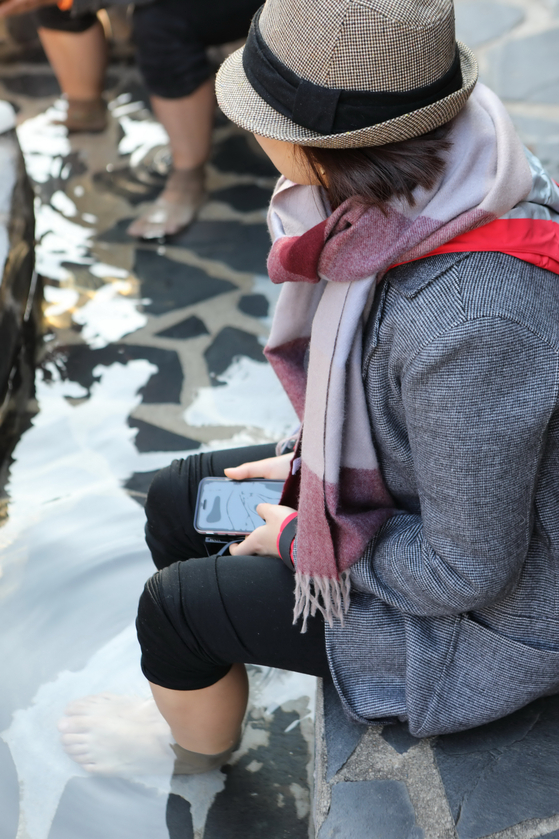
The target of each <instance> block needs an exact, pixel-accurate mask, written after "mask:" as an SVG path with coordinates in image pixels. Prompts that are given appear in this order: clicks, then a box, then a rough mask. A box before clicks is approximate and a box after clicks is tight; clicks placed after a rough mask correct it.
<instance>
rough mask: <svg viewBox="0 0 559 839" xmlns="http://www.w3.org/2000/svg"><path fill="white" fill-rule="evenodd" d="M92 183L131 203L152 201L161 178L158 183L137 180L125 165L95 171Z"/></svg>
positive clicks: (158, 190) (158, 189) (158, 188)
mask: <svg viewBox="0 0 559 839" xmlns="http://www.w3.org/2000/svg"><path fill="white" fill-rule="evenodd" d="M93 183H94V184H95V186H96V187H97V188H98V189H101V190H102V191H104V192H111V193H113V195H119V196H120V197H121V198H126V200H127V201H128V202H129V203H130V204H133V205H135V204H141V203H142V202H143V201H154V200H155V199H156V198H157V196H158V195H159V193H160V192H161V188H162V187H163V180H161V182H160V183H144V182H143V181H140V180H138V178H137V177H136V175H135V174H134V172H133V171H132V169H130V168H128V167H127V166H125V167H123V168H121V169H113V170H112V171H111V172H107V171H106V170H105V171H104V172H96V173H95V174H94V175H93ZM105 241H106V240H105Z"/></svg>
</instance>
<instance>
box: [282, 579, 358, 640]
mask: <svg viewBox="0 0 559 839" xmlns="http://www.w3.org/2000/svg"><path fill="white" fill-rule="evenodd" d="M350 589H351V583H350V578H349V571H343V572H342V573H341V574H340V577H339V579H337V580H335V579H332V577H317V576H313V575H311V574H302V573H296V574H295V608H294V609H293V623H297V621H298V620H299V618H302V620H303V626H302V628H301V632H302V633H304V632H306V631H307V621H308V619H309V617H314V616H315V615H316V613H317V612H320V613H321V615H322V616H323V618H324V620H325V621H327V622H328V624H329V625H330V626H331V627H332V626H333V625H334V619H336V620H338V621H339V622H340V623H341V625H342V626H343V625H344V615H345V614H347V610H348V609H349V600H350Z"/></svg>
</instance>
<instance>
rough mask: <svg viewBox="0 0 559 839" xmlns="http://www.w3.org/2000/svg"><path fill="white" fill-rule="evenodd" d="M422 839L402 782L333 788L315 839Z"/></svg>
mask: <svg viewBox="0 0 559 839" xmlns="http://www.w3.org/2000/svg"><path fill="white" fill-rule="evenodd" d="M342 837H343V839H424V837H425V834H424V832H423V830H422V829H421V828H420V827H418V826H417V825H416V823H415V813H414V810H413V807H412V804H411V801H410V798H409V795H408V790H407V788H406V785H405V784H404V782H403V781H354V782H347V781H345V782H343V783H340V784H334V787H333V788H332V804H331V806H330V812H329V813H328V817H327V818H326V821H325V822H324V823H323V825H322V827H321V828H320V831H319V833H318V839H342Z"/></svg>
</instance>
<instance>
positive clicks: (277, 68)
mask: <svg viewBox="0 0 559 839" xmlns="http://www.w3.org/2000/svg"><path fill="white" fill-rule="evenodd" d="M261 12H262V8H260V9H259V10H258V11H257V12H256V14H255V16H254V18H253V21H252V25H251V27H250V31H249V34H248V38H247V42H246V45H245V48H244V51H243V68H244V71H245V74H246V77H247V79H248V80H249V82H250V84H251V85H252V87H253V88H254V90H255V91H256V92H257V93H258V95H259V96H260V97H261V98H262V99H264V101H265V102H267V103H268V105H270V107H272V108H273V109H274V110H275V111H278V112H279V113H280V114H283V116H285V117H287V118H288V119H290V120H291V121H292V122H294V123H295V124H296V125H300V126H302V127H303V128H308V129H309V131H315V132H316V133H317V134H343V133H345V132H346V131H358V130H359V129H361V128H368V127H369V126H373V125H379V124H380V123H383V122H388V120H391V119H395V118H396V117H400V116H404V114H410V113H412V112H413V111H418V110H419V109H420V108H424V107H426V106H427V105H432V104H433V103H434V102H439V101H440V100H441V99H445V98H446V97H447V96H450V95H451V94H452V93H456V92H457V91H459V90H460V89H461V88H462V69H461V66H460V54H459V52H458V47H457V48H456V54H455V56H454V61H453V62H452V65H451V66H450V69H449V70H447V72H446V73H445V74H444V76H442V77H441V78H440V79H438V80H437V81H436V82H433V83H432V84H430V85H427V86H426V87H418V88H415V90H408V91H405V92H404V93H384V92H383V93H374V92H370V91H362V90H335V89H332V88H329V87H322V86H321V85H317V84H314V83H313V82H309V81H307V80H306V79H302V78H301V77H300V76H298V75H297V74H296V73H294V72H293V70H290V69H289V67H286V65H285V64H284V63H283V62H282V61H280V60H279V58H277V56H275V55H274V53H273V52H272V50H271V49H270V48H269V46H268V45H267V44H266V42H265V41H264V38H263V37H262V33H261V32H260V26H259V19H260V14H261Z"/></svg>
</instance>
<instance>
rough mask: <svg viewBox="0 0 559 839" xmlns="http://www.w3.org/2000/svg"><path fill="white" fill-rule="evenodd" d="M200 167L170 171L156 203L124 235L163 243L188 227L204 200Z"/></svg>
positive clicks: (202, 169) (202, 176) (201, 167)
mask: <svg viewBox="0 0 559 839" xmlns="http://www.w3.org/2000/svg"><path fill="white" fill-rule="evenodd" d="M205 198H206V193H205V170H204V166H203V165H202V166H197V167H196V168H195V169H173V170H172V172H171V174H170V175H169V177H168V178H167V183H166V184H165V188H164V190H163V192H162V193H161V195H160V196H159V198H158V199H157V201H156V202H155V203H154V204H153V205H152V206H151V207H149V208H148V209H147V210H146V211H145V212H144V213H142V215H141V216H140V217H139V218H137V219H136V220H135V221H133V222H132V224H131V225H130V227H129V228H128V231H127V232H128V235H129V236H135V237H137V238H139V239H164V238H165V237H166V236H172V235H173V234H174V233H178V232H179V230H182V229H183V228H184V227H188V225H189V224H191V223H192V222H193V221H194V219H195V218H196V214H197V212H198V210H199V209H200V207H201V206H202V204H203V203H204V200H205Z"/></svg>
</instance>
